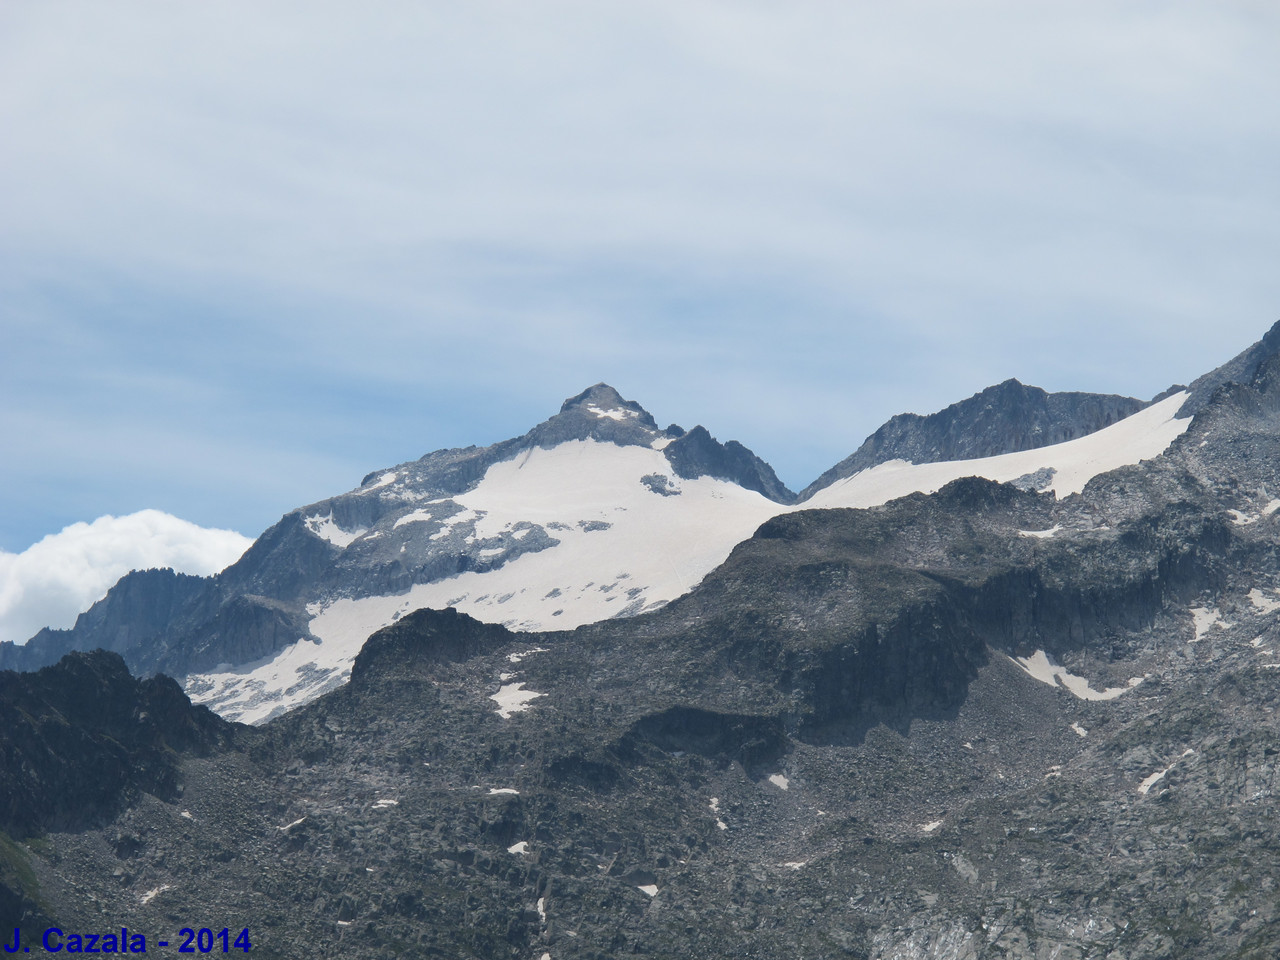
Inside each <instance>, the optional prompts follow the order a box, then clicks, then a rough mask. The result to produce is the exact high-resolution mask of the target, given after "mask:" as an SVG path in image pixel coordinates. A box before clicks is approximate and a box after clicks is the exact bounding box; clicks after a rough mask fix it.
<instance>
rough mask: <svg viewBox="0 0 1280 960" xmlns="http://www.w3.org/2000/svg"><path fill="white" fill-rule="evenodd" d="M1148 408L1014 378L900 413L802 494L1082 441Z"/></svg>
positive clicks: (1130, 399) (802, 496)
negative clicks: (872, 475)
mask: <svg viewBox="0 0 1280 960" xmlns="http://www.w3.org/2000/svg"><path fill="white" fill-rule="evenodd" d="M1144 406H1146V404H1144V403H1143V402H1142V401H1141V400H1135V399H1134V398H1133V397H1120V396H1114V395H1110V394H1099V393H1046V392H1045V391H1044V390H1041V389H1040V388H1039V387H1028V386H1024V385H1023V384H1021V383H1019V382H1018V381H1017V380H1006V381H1005V382H1004V383H1001V384H998V385H996V386H994V387H988V388H987V389H985V390H983V391H982V392H981V393H977V394H974V395H973V396H972V397H970V398H969V399H967V400H962V401H960V402H959V403H953V404H952V405H951V406H949V407H947V408H946V409H945V410H940V411H938V412H937V413H932V414H929V415H928V416H920V415H919V414H915V413H901V414H898V415H897V416H896V417H893V418H892V419H890V420H889V422H888V423H886V424H885V425H884V426H882V427H880V429H878V430H877V431H876V432H875V433H873V434H872V435H871V436H870V437H868V438H867V439H866V441H864V442H863V444H862V446H860V447H859V448H858V449H857V450H856V451H855V452H854V453H852V454H851V455H850V456H848V457H846V458H845V459H844V460H841V461H840V462H839V463H837V464H836V465H835V466H834V467H832V468H831V469H830V470H828V471H826V472H825V473H824V474H823V475H822V476H820V477H819V478H818V479H817V480H815V481H814V482H813V483H811V484H810V485H809V486H808V487H806V488H805V489H804V490H802V491H801V492H800V496H799V497H798V499H799V500H800V501H804V500H806V499H807V498H808V497H810V496H812V495H813V494H814V493H816V492H817V491H818V490H821V489H822V488H823V487H828V486H830V485H831V484H833V483H835V482H836V481H837V480H840V479H842V478H844V477H851V476H853V475H854V474H855V473H857V472H859V471H860V470H866V469H868V468H870V467H874V466H875V465H876V464H878V463H884V462H886V461H888V460H907V461H909V462H911V463H937V462H939V461H942V460H973V459H976V458H978V457H990V456H995V455H997V454H1001V453H1013V452H1015V451H1018V450H1032V449H1035V448H1036V447H1046V446H1049V445H1050V444H1054V443H1062V442H1063V441H1066V440H1074V439H1075V438H1076V437H1083V436H1085V435H1086V434H1090V433H1094V432H1096V431H1098V430H1101V429H1102V428H1103V427H1107V426H1110V425H1111V424H1113V423H1115V422H1116V421H1117V420H1123V419H1124V418H1125V417H1127V416H1129V415H1130V414H1134V413H1137V412H1138V411H1139V410H1141V409H1142V408H1143V407H1144Z"/></svg>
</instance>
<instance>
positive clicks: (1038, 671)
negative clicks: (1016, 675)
mask: <svg viewBox="0 0 1280 960" xmlns="http://www.w3.org/2000/svg"><path fill="white" fill-rule="evenodd" d="M1009 659H1010V660H1012V661H1013V662H1014V663H1016V664H1017V665H1018V666H1019V667H1021V668H1022V670H1023V671H1024V672H1025V673H1026V674H1027V676H1029V677H1031V678H1032V679H1034V680H1039V681H1040V682H1041V683H1047V684H1048V685H1049V686H1051V687H1056V686H1059V685H1061V686H1062V687H1064V688H1065V689H1066V690H1067V691H1069V692H1070V693H1071V694H1072V695H1073V696H1075V697H1076V698H1078V699H1080V700H1114V699H1115V698H1116V697H1118V696H1120V695H1121V694H1122V693H1128V692H1129V691H1130V690H1132V689H1133V688H1134V687H1136V686H1137V685H1138V684H1140V683H1141V682H1142V681H1143V680H1144V679H1145V678H1144V677H1133V678H1132V679H1130V680H1129V685H1128V686H1127V687H1107V688H1106V689H1105V690H1094V689H1093V687H1091V686H1090V685H1089V681H1088V680H1086V679H1085V678H1084V677H1078V676H1076V675H1075V674H1073V673H1070V672H1068V671H1067V669H1066V668H1065V667H1060V666H1058V665H1057V664H1056V663H1053V662H1052V661H1051V660H1050V659H1049V655H1048V654H1046V653H1045V652H1044V651H1043V650H1037V651H1036V652H1035V653H1033V654H1032V655H1031V656H1029V657H1010V658H1009Z"/></svg>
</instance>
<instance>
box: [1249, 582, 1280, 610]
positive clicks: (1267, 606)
mask: <svg viewBox="0 0 1280 960" xmlns="http://www.w3.org/2000/svg"><path fill="white" fill-rule="evenodd" d="M1249 602H1250V603H1251V604H1253V609H1255V610H1257V611H1258V612H1259V613H1271V612H1273V611H1275V610H1280V600H1277V599H1276V598H1275V597H1274V596H1272V597H1268V596H1267V595H1266V594H1265V593H1263V592H1262V591H1261V590H1259V589H1258V588H1257V587H1254V588H1253V589H1252V590H1250V591H1249Z"/></svg>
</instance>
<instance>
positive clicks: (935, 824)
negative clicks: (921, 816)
mask: <svg viewBox="0 0 1280 960" xmlns="http://www.w3.org/2000/svg"><path fill="white" fill-rule="evenodd" d="M940 826H942V821H941V820H930V821H929V822H928V823H922V824H920V832H921V833H933V831H935V830H937V829H938V828H939V827H940Z"/></svg>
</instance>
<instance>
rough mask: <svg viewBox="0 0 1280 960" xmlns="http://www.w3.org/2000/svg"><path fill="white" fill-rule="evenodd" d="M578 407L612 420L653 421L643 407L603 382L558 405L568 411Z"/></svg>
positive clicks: (562, 410) (565, 411)
mask: <svg viewBox="0 0 1280 960" xmlns="http://www.w3.org/2000/svg"><path fill="white" fill-rule="evenodd" d="M579 408H580V409H582V410H585V411H586V412H588V413H594V414H595V415H596V416H598V417H609V418H610V419H612V420H623V419H627V420H630V419H633V418H640V419H647V420H648V421H649V422H650V423H652V422H653V418H652V417H651V416H649V413H648V411H647V410H645V409H644V407H642V406H640V404H638V403H636V402H635V401H634V400H625V399H623V397H622V394H620V393H618V391H617V390H615V389H614V388H613V387H611V386H609V384H607V383H603V382H602V383H597V384H594V385H593V386H590V387H587V389H585V390H583V391H582V392H581V393H580V394H578V395H577V396H576V397H570V398H569V399H568V400H566V401H565V402H564V403H562V404H561V405H560V412H561V413H568V412H569V411H570V410H574V409H579Z"/></svg>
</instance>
